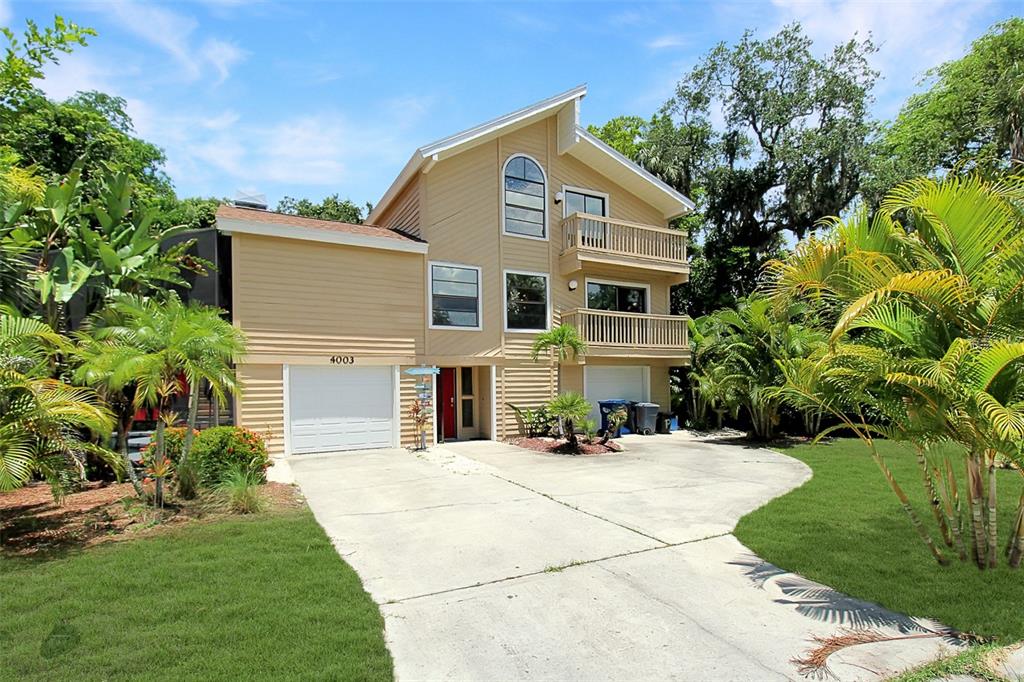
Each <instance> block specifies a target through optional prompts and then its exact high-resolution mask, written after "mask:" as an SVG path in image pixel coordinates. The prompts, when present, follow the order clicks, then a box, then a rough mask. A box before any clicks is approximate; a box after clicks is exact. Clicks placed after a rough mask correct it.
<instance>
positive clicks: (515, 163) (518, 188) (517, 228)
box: [505, 155, 548, 239]
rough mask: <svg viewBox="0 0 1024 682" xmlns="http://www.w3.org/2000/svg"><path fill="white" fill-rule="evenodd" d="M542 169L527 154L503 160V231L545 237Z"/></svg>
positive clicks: (544, 195)
mask: <svg viewBox="0 0 1024 682" xmlns="http://www.w3.org/2000/svg"><path fill="white" fill-rule="evenodd" d="M546 185H547V183H546V181H545V179H544V171H543V170H541V167H540V165H539V164H538V163H537V162H536V161H534V160H533V159H531V158H530V157H528V156H523V155H516V156H512V157H510V158H509V160H508V161H506V162H505V232H506V233H507V234H515V235H520V236H523V237H534V238H536V239H546V238H547V236H548V235H547V205H546V204H547V202H546V197H547V193H546V192H545V188H546Z"/></svg>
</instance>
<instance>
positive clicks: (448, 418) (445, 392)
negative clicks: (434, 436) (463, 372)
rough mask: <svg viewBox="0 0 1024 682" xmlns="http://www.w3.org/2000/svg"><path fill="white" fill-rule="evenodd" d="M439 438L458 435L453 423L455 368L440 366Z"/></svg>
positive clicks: (443, 438) (444, 438) (450, 437)
mask: <svg viewBox="0 0 1024 682" xmlns="http://www.w3.org/2000/svg"><path fill="white" fill-rule="evenodd" d="M440 408H441V438H442V440H447V439H452V440H454V439H455V438H457V437H458V432H457V430H456V425H455V368H454V367H442V368H441V405H440Z"/></svg>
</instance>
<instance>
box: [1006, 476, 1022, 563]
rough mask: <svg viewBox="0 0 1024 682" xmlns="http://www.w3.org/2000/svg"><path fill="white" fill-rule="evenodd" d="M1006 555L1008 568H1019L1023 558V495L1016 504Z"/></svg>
mask: <svg viewBox="0 0 1024 682" xmlns="http://www.w3.org/2000/svg"><path fill="white" fill-rule="evenodd" d="M1008 554H1009V558H1010V568H1020V562H1021V559H1022V558H1024V493H1022V494H1021V496H1020V502H1018V503H1017V517H1016V520H1015V521H1014V524H1013V532H1012V533H1011V534H1010V546H1009V552H1008Z"/></svg>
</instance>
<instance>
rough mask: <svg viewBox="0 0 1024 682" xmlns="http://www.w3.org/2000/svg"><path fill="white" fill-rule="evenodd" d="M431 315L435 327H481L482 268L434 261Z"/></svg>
mask: <svg viewBox="0 0 1024 682" xmlns="http://www.w3.org/2000/svg"><path fill="white" fill-rule="evenodd" d="M430 315H431V318H430V319H431V324H432V325H433V326H435V327H456V328H459V327H461V328H466V329H479V328H480V269H479V268H474V267H466V266H459V265H447V264H439V263H431V264H430Z"/></svg>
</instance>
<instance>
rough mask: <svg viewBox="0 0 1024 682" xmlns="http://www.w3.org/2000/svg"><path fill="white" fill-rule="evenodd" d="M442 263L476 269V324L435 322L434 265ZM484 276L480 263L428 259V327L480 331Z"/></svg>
mask: <svg viewBox="0 0 1024 682" xmlns="http://www.w3.org/2000/svg"><path fill="white" fill-rule="evenodd" d="M435 265H440V266H441V267H444V268H463V269H466V270H476V322H477V324H476V326H475V327H461V326H458V325H445V324H434V266H435ZM483 301H484V277H483V270H482V269H481V268H480V266H479V265H467V264H465V263H449V262H447V261H440V260H432V261H427V328H428V329H444V330H447V331H463V332H479V331H483V328H484V310H483Z"/></svg>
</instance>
